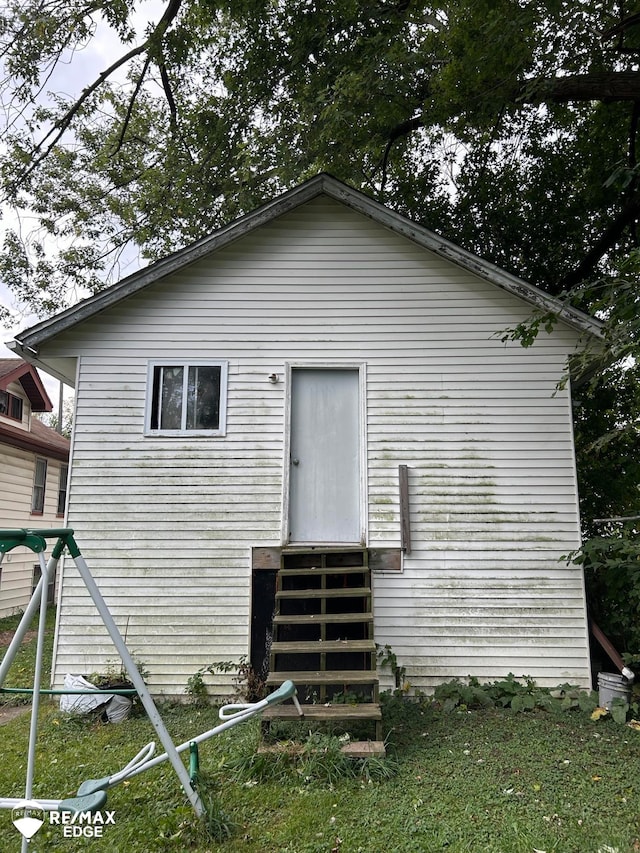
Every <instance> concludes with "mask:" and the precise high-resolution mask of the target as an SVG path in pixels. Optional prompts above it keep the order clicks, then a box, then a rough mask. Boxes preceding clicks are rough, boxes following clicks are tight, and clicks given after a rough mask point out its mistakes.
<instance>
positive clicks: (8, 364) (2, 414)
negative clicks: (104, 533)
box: [0, 358, 70, 616]
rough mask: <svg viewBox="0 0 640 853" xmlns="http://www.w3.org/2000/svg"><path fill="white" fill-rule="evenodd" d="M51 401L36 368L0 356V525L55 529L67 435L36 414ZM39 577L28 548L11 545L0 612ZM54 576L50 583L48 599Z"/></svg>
mask: <svg viewBox="0 0 640 853" xmlns="http://www.w3.org/2000/svg"><path fill="white" fill-rule="evenodd" d="M51 409H52V405H51V401H50V399H49V397H48V395H47V392H46V390H45V388H44V385H43V384H42V381H41V379H40V376H39V375H38V371H37V370H36V369H35V367H33V366H32V365H30V364H27V363H26V362H25V361H23V360H22V359H17V358H1V359H0V528H14V527H33V528H42V527H60V526H61V523H62V519H63V518H64V511H65V502H66V496H67V474H68V467H69V446H70V442H69V440H68V439H67V438H65V437H64V436H62V435H59V434H58V433H57V432H56V431H55V430H53V429H51V428H50V427H48V426H45V425H44V424H43V423H42V422H41V421H39V420H38V418H36V417H34V416H33V415H34V413H36V412H50V411H51ZM39 577H40V566H39V564H38V561H37V559H35V555H34V554H33V552H32V551H29V550H28V549H26V548H16V549H15V550H13V551H11V552H9V553H8V554H6V555H5V557H4V560H3V561H2V563H0V616H9V615H11V614H12V613H16V612H17V611H19V610H23V609H24V608H25V607H26V605H27V603H28V601H29V598H30V596H31V592H32V589H33V587H34V586H35V584H36V583H37V581H38V579H39ZM54 586H55V578H54V579H52V581H51V583H50V585H49V595H50V598H51V600H53V594H54Z"/></svg>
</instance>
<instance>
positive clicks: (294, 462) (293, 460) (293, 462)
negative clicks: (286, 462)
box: [291, 459, 300, 465]
mask: <svg viewBox="0 0 640 853" xmlns="http://www.w3.org/2000/svg"><path fill="white" fill-rule="evenodd" d="M291 464H292V465H299V464H300V460H299V459H292V460H291Z"/></svg>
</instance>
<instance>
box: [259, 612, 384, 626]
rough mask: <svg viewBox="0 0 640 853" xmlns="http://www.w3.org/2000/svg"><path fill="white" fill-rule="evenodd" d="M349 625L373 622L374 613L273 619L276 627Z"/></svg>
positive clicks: (306, 615)
mask: <svg viewBox="0 0 640 853" xmlns="http://www.w3.org/2000/svg"><path fill="white" fill-rule="evenodd" d="M327 622H331V623H336V624H340V625H343V624H348V623H350V622H373V613H310V614H305V615H299V614H297V615H294V616H282V615H281V614H280V613H277V614H276V615H275V616H274V617H273V624H274V625H313V624H318V625H320V624H322V623H327Z"/></svg>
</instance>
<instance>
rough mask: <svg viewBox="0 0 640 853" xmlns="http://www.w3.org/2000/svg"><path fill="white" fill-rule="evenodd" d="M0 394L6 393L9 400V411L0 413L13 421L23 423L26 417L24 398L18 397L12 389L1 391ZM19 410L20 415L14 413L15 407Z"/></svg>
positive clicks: (7, 400)
mask: <svg viewBox="0 0 640 853" xmlns="http://www.w3.org/2000/svg"><path fill="white" fill-rule="evenodd" d="M0 394H4V395H5V396H6V402H7V411H6V412H0V415H1V416H2V417H3V418H9V420H12V421H18V423H22V419H23V417H24V400H23V399H22V397H18V396H17V395H16V394H12V393H11V391H0ZM16 407H17V409H18V410H19V412H20V415H19V416H18V415H16V414H14V408H16Z"/></svg>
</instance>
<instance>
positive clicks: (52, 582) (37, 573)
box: [31, 563, 56, 604]
mask: <svg viewBox="0 0 640 853" xmlns="http://www.w3.org/2000/svg"><path fill="white" fill-rule="evenodd" d="M41 577H42V569H41V568H40V564H39V563H34V566H33V579H32V581H31V595H33V593H34V592H35V591H36V587H37V586H38V584H39V583H40V578H41ZM55 597H56V574H55V572H54V573H53V575H50V576H49V583H48V584H47V604H53V603H54V601H55Z"/></svg>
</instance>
